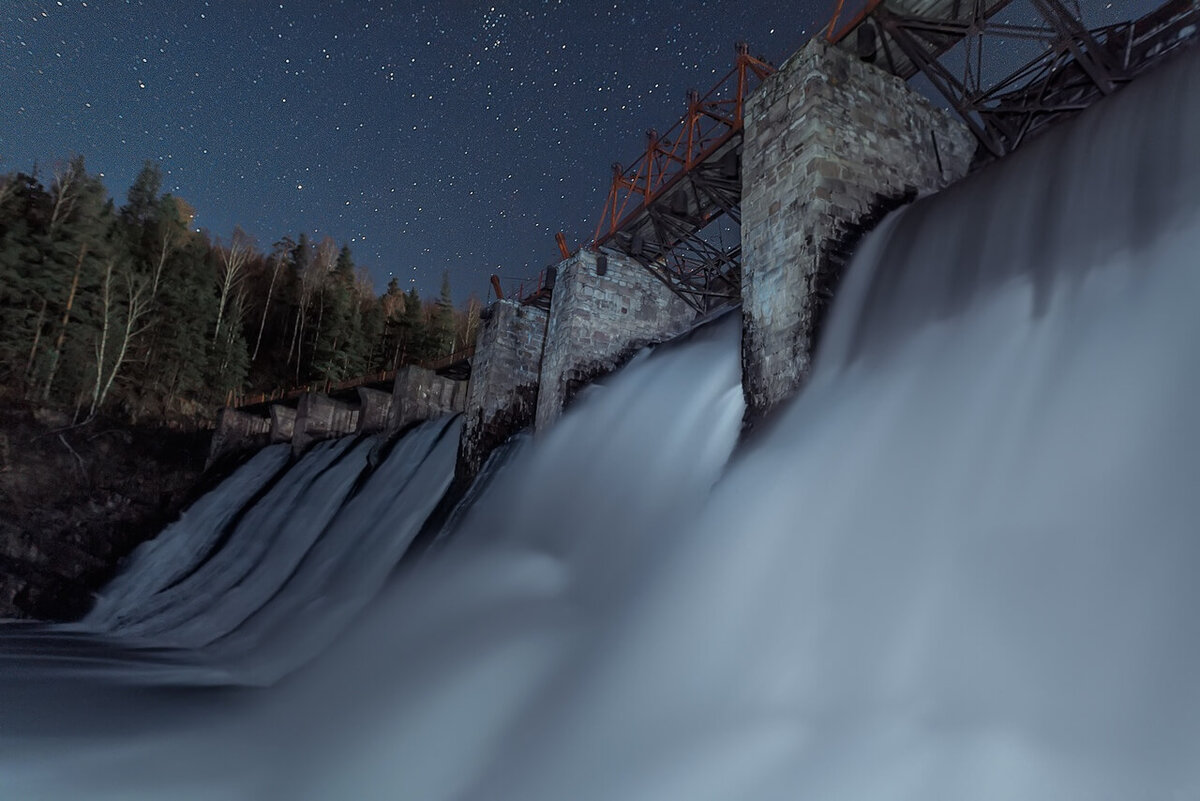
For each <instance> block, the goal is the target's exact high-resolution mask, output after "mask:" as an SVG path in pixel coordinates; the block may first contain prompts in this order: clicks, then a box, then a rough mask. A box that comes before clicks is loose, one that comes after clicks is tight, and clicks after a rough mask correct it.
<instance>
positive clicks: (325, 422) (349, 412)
mask: <svg viewBox="0 0 1200 801" xmlns="http://www.w3.org/2000/svg"><path fill="white" fill-rule="evenodd" d="M357 427H358V409H357V408H356V407H355V406H353V405H351V404H349V403H344V402H342V401H336V400H334V399H333V398H330V397H328V396H325V395H320V394H317V393H315V392H307V393H305V394H303V395H301V396H300V403H299V405H298V406H297V407H296V422H295V429H294V432H293V434H292V451H293V452H294V453H299V452H301V451H303V450H304V449H305V448H307V447H308V446H309V445H311V444H312V443H314V442H316V441H318V440H322V439H332V438H333V437H341V436H345V435H346V434H353V433H354V431H355V429H356V428H357Z"/></svg>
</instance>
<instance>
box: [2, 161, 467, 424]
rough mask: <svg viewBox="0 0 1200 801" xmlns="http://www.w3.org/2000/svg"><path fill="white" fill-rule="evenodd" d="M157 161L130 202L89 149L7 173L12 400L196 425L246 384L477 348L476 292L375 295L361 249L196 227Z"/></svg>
mask: <svg viewBox="0 0 1200 801" xmlns="http://www.w3.org/2000/svg"><path fill="white" fill-rule="evenodd" d="M162 183H163V175H162V171H161V169H160V167H159V166H158V165H157V164H156V163H154V162H146V164H145V166H144V167H143V168H142V170H141V171H140V173H139V174H138V176H137V178H136V179H135V181H134V183H133V185H132V186H131V187H130V188H129V191H128V194H127V196H126V199H125V203H124V204H122V205H120V206H118V205H117V204H116V202H115V201H114V200H113V199H112V198H111V197H109V195H108V192H107V190H106V189H105V187H104V185H103V183H102V181H101V179H100V177H99V176H98V175H93V174H89V173H88V171H87V168H86V166H85V163H84V159H83V157H80V156H76V157H74V158H72V159H70V160H69V161H67V162H65V163H62V164H60V165H57V166H56V167H55V168H54V169H53V170H52V174H51V175H47V176H42V175H39V171H38V170H37V169H36V168H35V169H33V170H32V171H31V172H30V173H24V172H19V173H10V174H6V175H0V382H3V385H4V386H5V387H6V393H7V394H8V395H9V396H10V397H21V398H23V399H24V400H25V401H27V402H30V403H33V404H35V405H39V406H46V407H55V408H58V409H62V410H65V411H68V412H69V413H70V415H71V417H72V419H73V420H74V421H75V422H80V421H83V420H87V419H90V418H92V417H95V416H96V415H97V414H99V413H101V412H103V413H105V414H107V415H111V416H116V417H122V418H125V419H128V420H131V421H135V422H148V423H163V424H169V425H185V426H186V425H191V424H195V423H203V422H204V421H206V420H210V419H211V418H212V416H213V414H214V412H215V410H216V408H217V407H219V406H220V405H222V404H223V403H225V402H227V401H228V400H229V399H230V398H234V397H237V396H240V395H243V394H251V393H257V392H267V393H269V392H272V391H274V390H278V389H285V388H292V387H299V386H308V385H324V384H325V383H326V382H333V383H336V382H339V381H343V380H347V379H350V378H353V377H356V376H360V375H365V374H367V373H372V372H377V371H382V370H390V369H395V368H396V367H399V366H402V365H405V364H420V363H424V362H428V361H431V360H436V359H438V358H441V357H444V356H447V355H449V354H452V353H454V352H456V351H458V350H461V349H463V348H466V347H468V346H469V345H470V344H471V343H472V342H473V340H474V336H475V333H476V330H477V328H478V321H479V303H478V301H475V300H474V299H472V300H471V301H470V302H469V303H468V305H467V307H466V308H465V309H456V308H455V307H454V304H453V300H452V295H451V287H450V282H449V278H448V276H446V275H443V277H442V285H441V291H440V293H439V296H438V297H437V298H436V299H434V300H425V299H422V298H421V297H420V296H419V295H418V293H417V291H416V289H415V288H413V289H410V290H408V291H407V292H405V291H403V290H402V289H401V288H400V286H399V284H398V282H397V281H396V280H395V279H394V278H393V279H392V281H391V282H390V283H389V285H388V287H387V290H386V292H384V293H383V294H382V295H379V294H377V293H376V291H375V288H374V283H373V281H372V279H371V277H370V276H369V275H368V274H367V272H366V270H365V269H361V268H357V267H356V266H355V264H354V258H353V254H352V253H351V251H350V248H349V247H348V246H347V245H345V244H343V245H341V246H339V245H338V244H337V243H336V242H335V241H334V240H333V239H331V238H329V237H325V238H323V239H320V240H315V239H314V238H310V237H309V236H308V235H307V234H306V233H299V234H298V235H297V236H296V237H295V238H293V237H291V236H283V237H282V238H281V239H279V241H277V242H274V243H273V244H272V245H271V246H270V247H269V248H264V247H262V246H260V245H259V244H258V243H257V242H256V241H255V240H254V238H253V237H252V236H250V235H249V234H247V233H246V232H245V231H244V230H242V229H241V228H235V229H234V231H233V233H232V235H231V236H230V237H229V239H228V240H224V239H222V238H220V237H214V236H212V235H210V234H209V233H207V232H205V231H202V230H196V229H195V228H194V227H193V220H194V217H195V211H194V209H193V208H192V207H191V206H189V204H188V203H187V202H186V201H184V200H183V199H182V198H179V197H175V196H173V195H171V194H169V193H164V192H163V191H162Z"/></svg>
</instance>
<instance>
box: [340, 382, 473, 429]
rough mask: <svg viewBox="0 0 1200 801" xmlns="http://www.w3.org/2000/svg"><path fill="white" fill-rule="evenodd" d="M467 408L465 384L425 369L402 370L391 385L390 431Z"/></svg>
mask: <svg viewBox="0 0 1200 801" xmlns="http://www.w3.org/2000/svg"><path fill="white" fill-rule="evenodd" d="M360 392H361V390H360ZM466 405H467V382H466V381H455V380H454V379H452V378H446V377H444V376H440V375H438V374H437V373H435V372H433V371H432V370H426V369H425V368H423V367H402V368H400V370H399V371H397V373H396V380H395V382H394V383H393V385H392V403H391V411H390V413H389V416H388V426H387V430H388V431H389V432H391V433H393V434H395V433H396V432H399V431H403V430H404V429H405V428H408V427H409V426H411V425H412V424H413V423H419V422H421V421H423V420H431V419H433V418H434V417H440V416H442V415H443V414H451V413H454V412H461V411H463V410H464V409H465V408H466Z"/></svg>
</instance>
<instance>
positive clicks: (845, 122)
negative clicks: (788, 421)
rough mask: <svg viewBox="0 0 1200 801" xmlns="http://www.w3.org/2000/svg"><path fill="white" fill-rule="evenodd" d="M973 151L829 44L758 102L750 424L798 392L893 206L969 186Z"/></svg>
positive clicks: (951, 122)
mask: <svg viewBox="0 0 1200 801" xmlns="http://www.w3.org/2000/svg"><path fill="white" fill-rule="evenodd" d="M781 108H785V109H786V117H784V118H782V119H781V116H780V109H781ZM974 150H975V140H974V138H973V137H972V136H971V135H970V133H969V132H968V131H967V129H966V127H965V126H963V125H962V124H961V123H960V122H958V121H957V120H955V119H954V118H952V117H951V116H950V115H949V114H947V113H946V112H943V111H941V110H939V109H937V108H934V107H933V106H932V105H931V104H930V103H929V102H928V101H927V100H925V99H924V98H923V97H921V96H920V95H918V94H916V93H915V92H913V91H912V90H911V89H909V88H908V86H907V85H906V84H905V83H904V82H903V81H901V80H900V79H899V78H896V77H895V76H892V75H890V74H888V73H885V72H883V71H881V70H879V69H877V68H875V67H873V66H871V65H869V64H866V63H864V62H862V61H859V60H857V59H855V58H853V57H852V56H850V55H849V54H847V53H845V52H844V51H842V50H839V49H836V48H833V47H831V46H829V45H827V44H826V43H825V42H824V41H823V40H822V39H820V37H818V38H815V39H813V40H812V41H811V42H809V44H808V45H806V46H805V47H803V48H802V49H801V50H799V51H798V52H797V53H796V54H795V55H793V56H792V58H790V59H789V60H788V61H787V63H785V64H784V65H783V67H782V68H781V69H780V70H779V72H777V73H776V74H775V75H773V76H771V77H770V78H768V79H767V80H766V81H765V82H764V83H763V85H762V86H761V87H760V88H759V90H758V91H757V92H756V93H755V94H754V95H753V96H752V97H751V98H750V100H749V101H748V103H747V107H746V114H745V138H744V145H743V152H742V165H743V167H742V315H743V323H744V324H743V335H742V386H743V389H744V391H745V395H746V404H747V415H748V418H749V419H751V420H753V419H755V418H756V417H758V416H761V415H762V414H763V413H765V412H766V411H768V410H770V409H771V408H772V407H773V406H775V405H776V404H777V403H779V402H780V401H782V400H784V399H785V398H787V397H789V396H791V395H792V394H794V393H795V392H796V390H797V389H799V387H800V385H801V384H802V382H803V380H804V378H805V376H806V375H807V373H808V371H809V368H810V365H811V361H812V356H813V351H814V348H815V344H816V338H817V335H818V333H819V330H820V326H821V323H822V320H823V317H824V315H825V312H826V309H827V306H828V303H829V301H830V299H831V298H832V295H833V292H834V290H835V289H836V287H837V284H838V282H839V280H840V278H841V273H842V270H843V268H844V265H845V264H846V262H847V261H848V257H849V255H850V252H851V251H852V250H853V248H854V246H855V245H856V244H857V240H858V239H859V237H860V236H861V235H862V233H863V231H865V230H869V228H870V227H871V226H872V225H873V224H874V223H875V222H878V220H879V219H880V218H881V217H882V216H883V215H884V214H885V213H886V212H887V211H890V210H891V209H893V208H895V207H896V206H898V205H900V204H902V203H905V202H908V201H909V200H912V199H913V198H915V197H917V196H918V195H921V194H928V193H930V192H934V191H937V190H938V189H940V188H942V187H944V186H946V185H947V184H949V183H951V182H953V181H955V180H957V179H958V178H961V177H962V176H963V175H965V174H966V172H967V169H968V167H969V165H970V162H971V158H972V155H973V153H974Z"/></svg>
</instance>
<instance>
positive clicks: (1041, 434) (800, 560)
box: [0, 53, 1200, 801]
mask: <svg viewBox="0 0 1200 801" xmlns="http://www.w3.org/2000/svg"><path fill="white" fill-rule="evenodd" d="M1196 142H1200V59H1198V58H1197V57H1196V55H1195V54H1194V53H1189V54H1184V55H1183V56H1181V57H1177V58H1175V59H1174V60H1173V61H1172V63H1170V64H1168V65H1166V66H1164V67H1163V68H1161V69H1159V70H1158V71H1157V72H1155V73H1152V74H1149V75H1147V76H1145V77H1144V78H1143V79H1141V80H1139V81H1138V82H1137V83H1136V84H1134V85H1133V86H1130V87H1129V88H1127V89H1125V90H1123V91H1122V92H1120V93H1118V94H1117V95H1115V96H1114V97H1112V98H1110V99H1109V100H1107V101H1105V102H1104V103H1101V104H1099V105H1098V106H1096V107H1094V108H1092V109H1090V110H1089V111H1088V112H1086V113H1085V114H1083V115H1081V116H1080V117H1079V118H1077V119H1076V120H1075V121H1074V122H1072V123H1071V124H1068V125H1065V126H1063V127H1062V128H1060V129H1057V130H1055V131H1052V132H1051V133H1049V134H1047V135H1045V136H1043V137H1042V138H1040V139H1039V140H1037V141H1035V142H1033V143H1031V144H1030V145H1029V146H1028V147H1027V148H1025V149H1024V150H1022V151H1020V152H1018V153H1017V154H1015V155H1014V156H1011V157H1009V158H1008V159H1006V160H1005V161H1004V162H1002V163H1000V164H998V165H994V166H992V167H989V168H987V169H984V170H982V171H980V172H979V173H978V174H976V175H974V176H972V177H971V178H970V179H968V180H966V181H964V182H962V183H960V184H958V185H956V186H954V187H952V188H950V189H949V190H946V191H944V192H942V193H940V194H938V195H934V196H932V197H929V198H925V199H922V200H920V201H918V202H917V203H916V204H914V205H913V206H911V207H909V208H907V209H905V210H903V211H902V212H900V213H898V214H895V215H893V216H892V217H891V218H889V219H888V220H887V221H886V222H885V224H884V225H883V226H882V227H881V228H880V229H879V230H877V231H876V232H875V233H873V234H872V235H871V236H870V237H869V238H868V239H867V241H865V242H864V243H863V245H862V246H861V247H860V249H859V252H858V254H857V256H856V258H855V261H854V264H853V265H852V267H851V269H850V272H849V274H848V276H847V280H846V283H845V284H844V285H843V287H842V290H841V294H840V297H839V300H838V303H837V305H836V307H835V309H834V312H833V315H832V318H831V320H830V323H829V326H828V328H827V330H826V331H825V333H824V335H823V341H822V346H821V350H820V352H819V354H818V357H817V359H816V365H815V371H814V373H813V375H812V376H811V378H810V380H809V383H808V385H807V387H806V388H805V390H804V391H803V393H802V394H801V395H800V396H799V397H798V398H797V399H796V400H795V401H794V402H792V403H791V404H790V405H788V406H787V408H785V409H784V410H783V411H782V412H781V413H780V414H778V415H777V416H776V417H775V418H774V419H772V420H771V421H769V424H768V425H766V426H763V427H760V428H759V429H758V430H756V431H755V433H754V436H753V437H751V438H750V440H749V441H747V442H745V443H743V444H741V445H739V444H738V438H739V429H740V423H741V419H742V414H743V410H744V406H743V402H742V394H741V388H740V383H739V380H740V373H739V358H740V357H739V351H738V335H739V332H738V330H737V325H736V320H735V319H731V318H725V319H724V320H722V321H719V322H717V323H715V324H713V325H711V326H708V327H706V328H703V329H700V330H697V331H695V332H693V333H692V334H691V335H690V336H688V337H687V338H685V339H684V340H683V341H679V342H676V343H672V344H671V345H669V346H664V347H661V348H659V349H657V350H655V351H653V352H647V353H643V354H642V355H640V356H639V357H637V358H636V359H635V360H634V361H633V362H632V363H631V364H629V365H628V366H627V367H625V368H624V369H623V370H622V371H621V372H620V373H618V374H616V375H613V376H611V377H609V378H607V379H605V380H604V381H603V382H601V384H599V385H596V386H593V387H591V388H589V389H588V390H586V391H585V392H584V393H582V395H581V396H580V397H579V398H578V400H577V401H576V402H575V403H574V405H573V406H572V407H571V409H570V410H569V412H568V413H567V414H566V415H565V416H564V417H563V418H562V419H561V420H560V421H559V422H558V424H557V425H555V426H554V427H553V428H552V429H551V430H549V431H547V432H544V433H543V434H540V435H539V436H538V437H537V438H535V439H534V440H533V441H532V442H527V443H524V444H522V445H521V446H520V447H519V448H517V449H516V450H515V451H514V452H512V453H510V454H509V458H508V459H507V460H505V461H504V463H503V464H499V465H498V466H496V468H495V470H494V471H493V472H492V473H491V474H489V476H488V477H489V481H488V483H487V486H486V487H485V488H481V489H480V491H478V492H476V493H474V494H473V495H471V496H470V498H471V500H470V503H469V505H468V507H464V508H463V509H461V510H459V512H458V513H456V514H455V515H453V516H451V518H450V519H451V521H452V525H451V527H450V528H451V530H448V531H445V532H443V534H442V536H439V537H437V538H436V539H435V541H434V546H433V547H432V548H430V549H429V550H428V551H426V552H425V553H424V554H423V555H422V556H421V557H420V558H416V559H412V560H410V561H409V562H408V563H407V564H401V557H402V556H403V555H404V552H405V550H406V548H407V546H408V544H409V542H410V541H411V540H412V538H413V537H415V536H416V535H417V532H418V531H419V530H420V529H421V527H422V525H423V523H424V521H425V520H426V518H427V517H428V516H429V515H430V513H431V512H432V511H433V509H434V506H435V505H436V503H437V501H438V499H439V498H440V497H441V494H442V493H443V492H444V491H445V490H446V488H447V487H448V486H449V485H450V482H451V480H452V476H453V465H454V448H455V442H456V441H457V426H458V425H459V424H458V421H457V420H454V419H449V420H440V421H434V422H430V423H426V424H424V425H423V426H422V427H421V428H418V429H416V430H414V431H413V432H411V433H410V434H408V435H407V436H405V437H404V438H403V439H401V440H400V441H399V442H398V443H396V444H395V445H394V446H393V447H392V448H391V449H390V450H387V448H386V447H385V445H384V443H383V442H382V441H379V440H371V439H353V438H351V439H345V440H338V441H331V442H326V443H322V444H321V445H319V446H317V447H316V448H314V449H313V450H311V451H310V452H309V453H308V454H306V455H305V456H304V457H303V458H302V459H301V460H299V461H298V462H297V463H295V464H292V465H290V466H286V465H285V463H286V461H287V456H286V454H284V453H283V452H282V451H279V450H272V449H268V450H266V451H263V452H262V453H260V454H259V455H258V456H256V457H255V458H254V459H253V460H251V461H250V462H248V463H247V464H245V465H244V466H243V467H242V468H241V469H240V470H239V472H238V473H236V474H235V475H234V476H232V477H231V478H230V479H229V480H227V481H226V482H225V483H223V484H222V485H221V486H219V487H218V488H216V489H215V490H214V491H213V492H212V493H210V494H209V495H208V496H206V497H204V498H202V499H201V500H200V501H199V502H197V504H196V505H195V506H193V507H192V509H190V510H189V511H188V512H187V513H185V515H184V516H183V517H182V518H181V519H180V520H179V521H178V522H177V523H175V524H173V525H172V526H171V527H169V528H168V529H167V530H165V531H164V532H163V533H162V534H161V535H160V536H159V537H158V538H157V539H156V540H154V541H152V542H150V543H148V544H146V545H145V546H143V547H142V549H140V550H139V551H138V552H137V553H136V554H135V555H134V556H133V558H132V559H131V560H130V562H129V564H128V566H127V568H126V570H125V571H124V572H123V573H122V575H121V576H119V577H118V578H117V579H116V580H114V582H113V583H112V584H111V585H110V586H109V587H108V588H106V590H105V591H104V592H103V593H102V594H101V597H100V598H99V600H98V602H97V604H96V607H95V609H94V610H93V611H92V612H91V614H89V615H88V617H87V618H85V619H84V620H83V621H81V622H80V623H77V624H72V625H69V626H57V627H42V626H29V625H22V626H16V625H12V626H8V627H6V628H4V629H2V630H0V715H2V719H0V798H13V799H27V798H39V799H60V798H61V799H68V798H72V799H73V798H90V799H140V798H146V799H150V798H168V797H169V798H172V799H190V798H195V799H274V798H278V799H332V798H356V799H422V800H440V799H447V800H449V799H462V800H464V801H465V800H467V799H469V800H471V801H484V800H485V799H486V800H487V801H498V800H501V799H511V800H512V801H532V800H535V799H544V800H547V801H549V800H551V799H556V800H557V799H565V798H570V799H573V801H591V800H592V799H597V800H598V799H647V800H649V799H674V798H687V799H738V800H739V801H740V800H744V799H754V800H756V801H758V800H762V801H774V800H775V799H796V798H813V799H871V800H872V801H879V800H880V799H897V800H899V799H913V800H915V799H929V798H957V799H980V800H982V799H999V798H1004V799H1011V798H1019V799H1022V800H1023V801H1039V800H1040V799H1046V800H1047V801H1050V800H1051V799H1053V800H1054V801H1061V799H1066V798H1087V799H1131V798H1153V799H1176V798H1192V797H1195V796H1196V795H1197V794H1200V684H1198V683H1197V681H1196V679H1195V677H1196V676H1197V675H1200V625H1198V624H1197V622H1196V609H1197V608H1200V583H1198V582H1197V581H1196V579H1195V576H1196V573H1197V570H1198V569H1200V539H1198V537H1197V531H1198V530H1200V493H1197V491H1196V485H1197V480H1198V479H1200V416H1198V415H1197V413H1196V398H1197V397H1200V348H1198V347H1197V343H1198V342H1200V314H1198V313H1197V301H1198V300H1200V269H1198V267H1200V263H1198V261H1197V256H1196V254H1197V253H1200V148H1197V147H1196Z"/></svg>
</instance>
